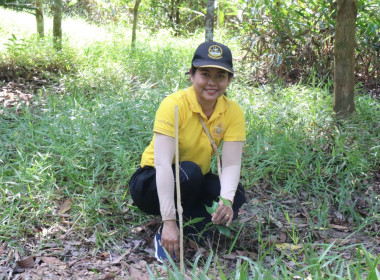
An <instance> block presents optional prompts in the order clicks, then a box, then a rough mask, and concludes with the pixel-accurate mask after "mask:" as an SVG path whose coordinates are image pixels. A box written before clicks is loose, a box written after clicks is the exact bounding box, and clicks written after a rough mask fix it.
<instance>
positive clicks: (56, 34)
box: [53, 0, 62, 51]
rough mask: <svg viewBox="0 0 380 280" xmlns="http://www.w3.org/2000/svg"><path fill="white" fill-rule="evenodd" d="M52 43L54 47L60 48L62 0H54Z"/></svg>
mask: <svg viewBox="0 0 380 280" xmlns="http://www.w3.org/2000/svg"><path fill="white" fill-rule="evenodd" d="M53 10H54V16H53V43H54V48H55V49H56V50H58V51H60V50H62V0H54V9H53Z"/></svg>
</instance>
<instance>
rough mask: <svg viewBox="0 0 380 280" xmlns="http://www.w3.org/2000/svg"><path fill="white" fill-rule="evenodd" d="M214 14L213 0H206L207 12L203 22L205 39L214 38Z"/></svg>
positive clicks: (211, 39)
mask: <svg viewBox="0 0 380 280" xmlns="http://www.w3.org/2000/svg"><path fill="white" fill-rule="evenodd" d="M214 14H215V0H207V13H206V23H205V33H206V34H205V41H206V42H211V41H213V40H214Z"/></svg>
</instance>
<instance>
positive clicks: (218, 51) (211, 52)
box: [208, 45, 223, 59]
mask: <svg viewBox="0 0 380 280" xmlns="http://www.w3.org/2000/svg"><path fill="white" fill-rule="evenodd" d="M222 54H223V50H222V48H221V47H219V46H218V45H211V46H210V47H209V48H208V56H209V57H211V58H213V59H221V58H222Z"/></svg>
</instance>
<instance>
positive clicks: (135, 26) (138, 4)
mask: <svg viewBox="0 0 380 280" xmlns="http://www.w3.org/2000/svg"><path fill="white" fill-rule="evenodd" d="M140 3H141V0H136V2H135V7H134V8H133V26H132V44H131V46H132V49H134V48H135V44H136V29H137V18H138V15H139V6H140Z"/></svg>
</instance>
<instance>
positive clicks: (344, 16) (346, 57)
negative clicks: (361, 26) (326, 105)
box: [334, 0, 358, 117]
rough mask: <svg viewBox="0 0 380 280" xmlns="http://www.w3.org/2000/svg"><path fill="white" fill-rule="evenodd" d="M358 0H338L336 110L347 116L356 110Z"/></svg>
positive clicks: (340, 114)
mask: <svg viewBox="0 0 380 280" xmlns="http://www.w3.org/2000/svg"><path fill="white" fill-rule="evenodd" d="M357 8H358V0H338V6H337V15H336V24H335V45H334V111H335V113H336V114H337V116H340V117H345V116H348V115H350V114H351V113H352V112H354V111H355V99H354V86H355V81H354V70H355V23H356V16H357Z"/></svg>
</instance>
